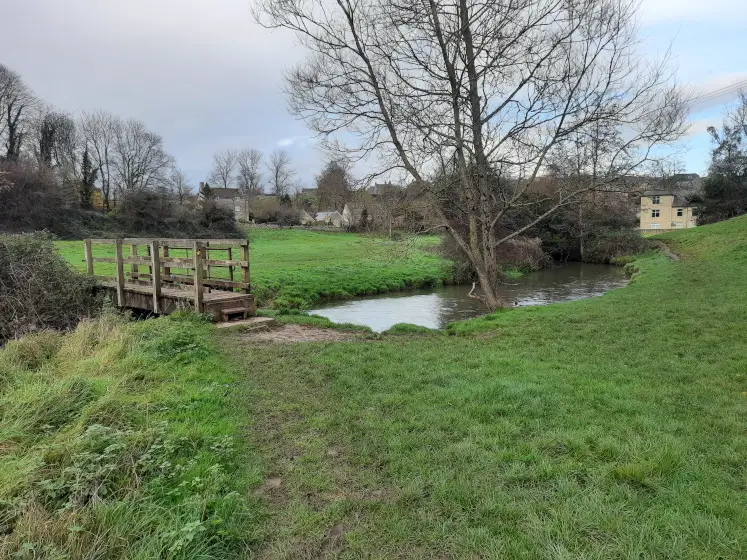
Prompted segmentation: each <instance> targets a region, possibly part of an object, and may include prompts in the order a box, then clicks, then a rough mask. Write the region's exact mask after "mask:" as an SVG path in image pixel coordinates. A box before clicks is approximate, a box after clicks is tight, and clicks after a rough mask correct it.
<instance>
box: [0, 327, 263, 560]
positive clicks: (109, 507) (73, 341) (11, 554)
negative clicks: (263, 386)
mask: <svg viewBox="0 0 747 560" xmlns="http://www.w3.org/2000/svg"><path fill="white" fill-rule="evenodd" d="M211 329H212V327H210V326H209V325H208V324H207V323H204V322H203V321H202V320H201V318H199V317H196V316H192V317H189V316H186V317H179V316H172V317H169V318H165V319H158V320H152V321H145V322H140V323H130V324H128V323H126V322H125V321H124V320H123V319H121V318H119V317H117V316H116V315H111V314H105V315H104V316H103V317H102V318H100V319H98V320H93V321H88V322H84V323H82V324H80V325H79V326H78V328H77V330H76V331H75V332H73V333H70V334H66V335H61V334H57V333H49V332H48V333H41V334H38V335H32V336H27V337H25V338H23V339H20V340H18V341H14V342H11V343H9V344H8V345H7V346H6V347H5V348H4V349H2V350H0V460H2V468H1V469H0V527H2V531H1V534H0V557H2V558H22V559H27V558H28V559H31V558H45V559H67V558H71V559H73V558H74V559H94V558H96V559H123V558H128V559H135V558H138V559H151V558H200V559H207V558H231V557H244V556H245V553H246V552H247V550H250V549H251V548H252V546H253V545H255V544H256V542H257V541H259V540H260V538H261V535H260V533H258V530H259V529H260V528H261V523H260V519H261V517H262V515H264V507H263V506H262V505H261V504H260V502H259V500H258V499H257V498H255V497H253V495H252V494H251V493H250V492H249V489H250V488H251V487H253V486H256V484H257V483H258V482H259V481H261V473H262V471H263V467H262V464H261V462H260V458H259V457H258V456H256V455H253V454H251V452H250V451H249V450H248V448H247V446H246V444H245V439H244V438H243V437H240V436H241V435H242V430H243V429H244V428H245V426H246V416H245V415H244V414H243V413H242V412H241V410H240V409H239V408H238V407H237V406H236V403H237V402H239V400H240V399H239V397H240V395H239V390H240V388H241V387H242V386H241V385H237V383H236V382H237V377H236V376H235V372H234V371H232V370H231V369H230V368H228V367H227V366H226V363H225V362H224V361H222V360H220V359H219V358H218V355H217V353H216V351H215V346H214V341H213V339H212V336H211V332H212V330H211Z"/></svg>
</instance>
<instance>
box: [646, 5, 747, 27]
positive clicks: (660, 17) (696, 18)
mask: <svg viewBox="0 0 747 560" xmlns="http://www.w3.org/2000/svg"><path fill="white" fill-rule="evenodd" d="M641 15H642V20H643V22H644V23H646V24H653V23H665V22H676V21H679V22H685V21H688V22H697V23H701V24H703V23H707V22H710V23H723V24H729V25H732V24H737V25H739V24H740V23H741V24H743V23H744V20H745V18H747V2H744V0H708V1H705V0H644V1H643V2H642V3H641Z"/></svg>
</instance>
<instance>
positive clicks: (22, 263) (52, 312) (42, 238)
mask: <svg viewBox="0 0 747 560" xmlns="http://www.w3.org/2000/svg"><path fill="white" fill-rule="evenodd" d="M100 307H101V304H100V299H99V298H97V297H96V295H95V282H94V280H93V279H92V278H89V277H88V276H84V275H81V274H79V273H77V272H76V271H74V270H73V269H72V268H71V267H70V266H69V265H68V264H67V263H66V262H65V260H64V259H63V258H62V257H61V256H60V255H59V254H58V253H57V251H56V250H55V248H54V245H53V243H52V238H51V237H50V236H49V235H47V234H22V235H2V236H0V344H2V343H3V342H5V341H7V340H8V339H11V338H14V337H17V336H20V335H22V334H24V333H28V332H34V331H39V330H44V329H69V328H71V327H74V326H75V325H76V324H77V323H78V321H80V319H81V318H83V317H89V316H91V315H93V314H95V313H96V312H97V311H98V310H99V309H100Z"/></svg>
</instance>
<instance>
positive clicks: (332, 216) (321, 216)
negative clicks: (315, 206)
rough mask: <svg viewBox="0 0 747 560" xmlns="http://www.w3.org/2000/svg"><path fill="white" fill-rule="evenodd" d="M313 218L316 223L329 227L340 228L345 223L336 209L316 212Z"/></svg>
mask: <svg viewBox="0 0 747 560" xmlns="http://www.w3.org/2000/svg"><path fill="white" fill-rule="evenodd" d="M314 220H315V221H316V223H317V225H325V226H329V227H336V228H341V227H345V226H346V225H347V224H346V223H345V219H344V218H343V217H342V214H340V213H339V212H338V211H337V210H332V211H328V212H317V213H316V215H315V216H314Z"/></svg>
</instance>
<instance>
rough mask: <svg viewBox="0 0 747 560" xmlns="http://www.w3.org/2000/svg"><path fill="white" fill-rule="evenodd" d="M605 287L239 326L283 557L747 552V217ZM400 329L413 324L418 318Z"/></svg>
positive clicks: (693, 237) (264, 546)
mask: <svg viewBox="0 0 747 560" xmlns="http://www.w3.org/2000/svg"><path fill="white" fill-rule="evenodd" d="M662 239H664V240H666V242H667V244H668V245H669V246H670V248H671V249H672V250H674V251H675V252H677V253H679V254H680V255H681V256H682V259H681V260H680V261H672V260H669V259H668V258H666V257H665V256H663V255H661V254H658V253H657V254H654V253H651V254H648V255H646V256H644V257H643V258H641V259H639V260H638V261H637V262H636V263H635V266H636V267H637V268H638V269H639V272H638V273H637V274H636V275H635V277H634V278H633V281H632V282H631V284H630V285H629V286H628V287H626V288H624V289H620V290H616V291H613V292H610V293H608V294H606V295H605V296H603V297H599V298H593V299H589V300H586V301H578V302H573V303H565V304H559V305H551V306H546V307H538V308H522V309H512V310H507V311H504V312H500V313H496V314H493V315H490V316H487V317H485V318H482V319H477V320H473V321H467V322H464V323H460V324H456V325H453V326H452V327H451V328H450V329H449V330H448V334H452V335H454V336H445V335H440V336H424V335H418V334H412V335H399V336H384V337H381V338H378V339H368V340H357V341H347V342H344V341H343V342H327V343H311V344H275V345H272V344H251V343H246V342H245V341H244V343H243V344H238V341H237V339H236V338H235V337H236V336H237V335H233V334H230V333H222V334H221V335H220V338H221V341H222V343H223V344H222V346H223V348H224V349H225V350H224V351H225V355H226V356H227V357H228V358H229V359H232V360H236V361H238V362H239V364H240V366H241V367H242V368H243V369H244V371H245V372H246V382H247V385H248V395H249V398H248V400H247V411H248V414H250V415H251V417H252V419H253V422H254V427H253V429H252V431H251V432H250V434H249V437H250V440H251V441H252V443H253V445H255V446H256V447H257V449H258V450H259V451H260V452H261V453H262V454H263V455H264V456H265V459H266V461H267V464H268V470H267V473H266V474H267V476H268V477H269V478H268V480H271V481H273V484H272V488H273V490H272V492H271V493H269V494H268V503H269V504H270V506H269V507H270V512H271V514H270V517H269V518H268V522H267V524H266V525H265V529H264V539H263V541H262V542H261V543H259V544H258V547H257V550H258V551H259V552H261V553H262V554H264V555H265V557H269V558H302V557H341V558H361V557H375V558H436V557H437V558H553V559H555V558H557V559H561V558H568V559H571V558H573V559H575V558H609V559H612V558H672V559H674V558H677V559H681V558H734V559H737V558H744V557H746V556H747V492H745V480H747V479H746V478H745V476H747V473H746V471H745V465H747V436H746V435H745V430H744V418H745V417H746V415H747V397H745V392H746V391H747V337H745V335H744V333H745V332H747V299H746V298H745V294H746V293H747V218H741V219H737V220H732V221H730V222H725V223H721V224H717V225H714V226H708V227H703V228H698V229H697V230H694V231H682V232H676V233H672V234H666V235H664V236H662ZM405 330H406V329H405Z"/></svg>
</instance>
